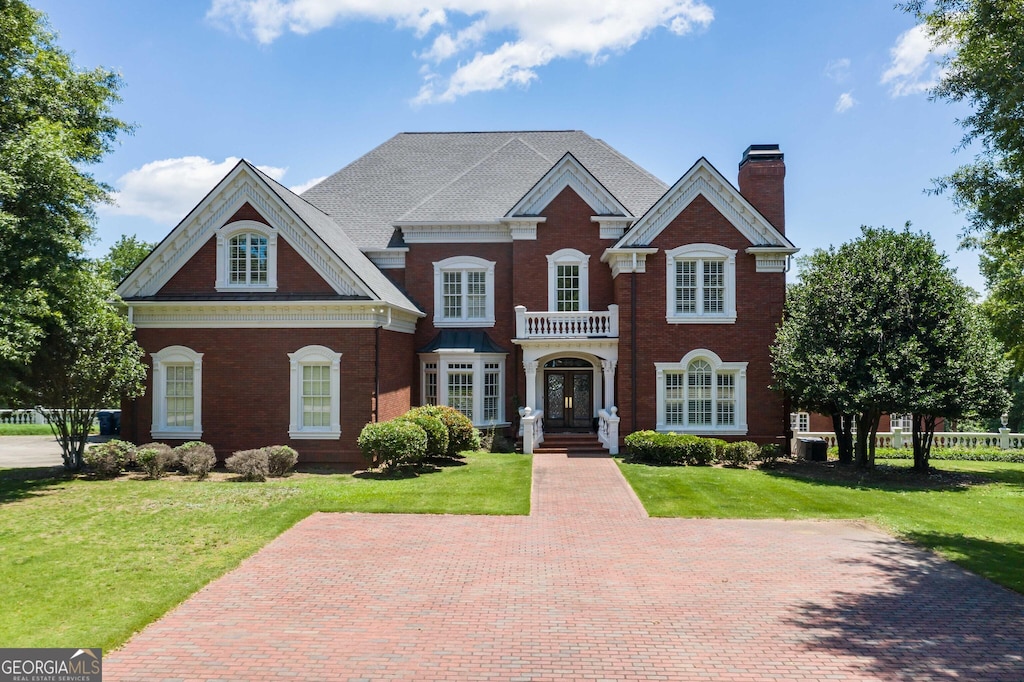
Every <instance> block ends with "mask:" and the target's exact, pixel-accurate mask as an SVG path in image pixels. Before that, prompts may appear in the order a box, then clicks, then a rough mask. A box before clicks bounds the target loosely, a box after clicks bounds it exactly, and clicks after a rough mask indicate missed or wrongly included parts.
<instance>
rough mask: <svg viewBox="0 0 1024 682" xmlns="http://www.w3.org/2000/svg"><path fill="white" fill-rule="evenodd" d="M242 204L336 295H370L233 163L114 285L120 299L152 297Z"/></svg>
mask: <svg viewBox="0 0 1024 682" xmlns="http://www.w3.org/2000/svg"><path fill="white" fill-rule="evenodd" d="M246 203H248V204H250V205H252V206H253V207H254V208H256V210H257V211H259V213H260V214H261V215H262V216H263V217H264V218H266V219H267V221H268V222H270V224H271V225H272V226H273V228H275V229H276V230H277V231H278V232H279V233H280V234H281V235H282V236H283V237H284V238H285V239H286V240H287V241H288V243H289V244H290V245H291V246H292V248H294V249H295V250H296V251H297V252H298V253H299V254H300V255H301V256H302V257H303V258H304V259H305V260H306V262H308V263H309V264H310V265H311V266H312V267H313V269H314V270H315V271H316V272H317V274H319V275H320V276H321V277H323V278H324V280H325V281H327V282H328V283H329V284H330V285H331V287H332V288H333V289H334V290H335V292H336V293H338V294H340V295H342V296H372V294H371V292H370V291H368V290H367V289H366V288H365V287H364V286H363V285H362V284H361V283H360V282H359V280H358V278H357V277H355V276H354V275H353V274H352V273H351V272H350V271H349V269H348V266H347V265H346V264H344V263H343V262H342V261H341V260H340V259H339V258H338V256H337V255H336V254H334V252H332V251H330V249H328V248H327V247H326V246H325V245H324V244H323V243H322V241H321V240H320V239H319V238H318V237H316V236H315V235H313V234H311V233H310V230H309V228H308V227H306V226H305V224H304V223H302V222H301V220H299V219H298V218H297V217H296V216H295V214H294V212H293V211H292V210H291V209H290V208H288V206H287V205H286V204H285V203H284V202H283V201H281V199H280V198H279V197H277V196H276V195H274V194H273V193H272V192H270V190H268V189H266V188H265V187H264V186H263V184H262V181H261V180H259V179H258V178H256V177H255V176H254V175H253V173H252V171H250V170H249V169H248V167H247V166H246V165H245V164H244V163H239V164H238V166H236V167H235V168H234V170H232V171H231V172H230V173H229V174H228V175H227V176H226V177H225V178H224V179H223V180H221V181H220V182H219V183H218V184H217V186H216V187H215V188H214V189H213V190H212V191H211V192H210V193H209V194H208V195H207V196H206V198H205V199H203V201H201V202H200V203H199V205H198V206H196V207H195V208H194V209H192V211H191V212H190V213H189V214H188V216H186V217H185V219H184V220H182V221H181V223H179V224H178V226H177V227H175V228H174V229H173V230H172V231H171V233H170V234H169V235H167V237H166V238H165V239H164V240H163V241H162V242H161V243H160V244H159V245H158V246H157V247H156V248H155V249H154V250H153V252H152V253H151V254H150V255H149V256H148V257H147V258H146V259H145V260H144V261H143V262H142V264H141V265H140V266H139V267H138V269H136V270H135V271H134V272H133V273H132V274H131V275H130V276H129V277H128V279H126V280H125V281H124V282H123V283H122V284H121V286H120V287H118V294H119V295H120V296H121V297H122V298H125V297H132V296H152V295H154V294H156V293H157V292H158V291H160V289H161V288H162V287H163V286H164V285H165V284H166V283H167V282H168V281H169V280H170V279H171V277H173V276H174V274H175V273H176V272H177V271H178V270H179V269H180V268H181V266H182V265H184V264H185V263H187V262H188V260H189V259H190V258H192V257H193V256H194V255H195V254H196V253H197V252H198V251H199V250H200V249H201V248H202V247H203V245H204V244H206V242H207V241H209V239H210V238H211V237H213V235H214V234H215V233H216V232H217V230H219V229H221V228H223V227H224V225H225V221H226V220H227V219H228V218H230V217H231V216H232V215H234V213H235V212H236V211H238V209H240V208H241V207H242V206H243V205H245V204H246ZM210 276H211V278H213V277H216V274H215V273H210ZM212 283H213V282H211V284H212Z"/></svg>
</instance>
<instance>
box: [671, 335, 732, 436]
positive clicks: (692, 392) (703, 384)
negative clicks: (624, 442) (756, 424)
mask: <svg viewBox="0 0 1024 682" xmlns="http://www.w3.org/2000/svg"><path fill="white" fill-rule="evenodd" d="M746 366H747V363H745V362H722V361H721V360H720V359H719V358H718V356H717V355H715V354H714V353H712V352H711V351H707V350H701V351H691V352H690V353H688V354H687V355H686V357H684V358H683V359H682V360H681V361H680V362H671V363H666V362H659V363H655V368H656V370H657V385H658V388H657V390H658V395H657V402H658V424H657V428H658V430H659V431H685V432H690V433H700V432H708V433H722V434H725V435H738V434H745V433H746V431H747V425H746Z"/></svg>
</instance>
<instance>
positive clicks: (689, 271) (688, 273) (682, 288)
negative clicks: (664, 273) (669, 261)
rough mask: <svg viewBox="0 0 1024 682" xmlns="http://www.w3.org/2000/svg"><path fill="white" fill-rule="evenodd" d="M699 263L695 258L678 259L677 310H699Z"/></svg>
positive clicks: (692, 311)
mask: <svg viewBox="0 0 1024 682" xmlns="http://www.w3.org/2000/svg"><path fill="white" fill-rule="evenodd" d="M697 265H698V262H697V261H695V260H677V261H676V312H677V313H695V312H697Z"/></svg>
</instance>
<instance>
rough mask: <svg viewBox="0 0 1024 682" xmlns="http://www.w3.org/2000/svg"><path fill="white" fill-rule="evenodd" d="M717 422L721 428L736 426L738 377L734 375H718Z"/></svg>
mask: <svg viewBox="0 0 1024 682" xmlns="http://www.w3.org/2000/svg"><path fill="white" fill-rule="evenodd" d="M715 422H716V423H717V424H718V425H719V426H733V425H735V424H736V377H735V376H734V375H732V374H719V375H718V395H717V396H716V402H715Z"/></svg>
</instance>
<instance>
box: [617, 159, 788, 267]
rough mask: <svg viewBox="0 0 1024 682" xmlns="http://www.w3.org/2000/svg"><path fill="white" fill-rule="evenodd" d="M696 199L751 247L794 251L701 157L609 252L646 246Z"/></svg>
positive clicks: (784, 237)
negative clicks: (743, 238)
mask: <svg viewBox="0 0 1024 682" xmlns="http://www.w3.org/2000/svg"><path fill="white" fill-rule="evenodd" d="M698 196H703V197H704V198H705V199H707V200H708V201H709V202H710V203H711V205H712V206H714V207H715V208H716V209H717V210H718V212H719V213H721V214H722V215H723V216H725V217H726V219H727V220H729V222H731V223H732V224H733V226H735V227H736V229H737V230H738V231H739V232H740V233H741V234H742V235H743V236H744V237H746V239H747V241H749V242H750V243H751V245H752V246H762V247H779V248H781V249H785V250H790V249H792V251H793V252H795V251H796V247H794V246H793V242H791V241H789V239H787V238H786V236H785V235H783V234H782V233H781V232H779V231H778V230H776V229H775V227H774V226H772V224H771V223H770V222H768V219H767V218H765V217H764V216H763V215H761V212H760V211H758V210H757V209H756V208H754V205H753V204H751V203H750V202H749V201H747V199H745V198H744V197H743V195H742V194H740V191H739V190H738V189H736V188H735V187H734V186H733V185H732V183H730V182H729V181H728V180H726V179H725V177H724V176H723V175H722V174H721V173H719V172H718V169H717V168H715V167H714V166H712V165H711V163H710V162H709V161H708V160H707V159H706V158H704V157H703V156H702V157H700V158H699V159H698V160H697V162H696V163H695V164H693V166H691V167H690V170H688V171H686V173H684V174H683V176H682V177H681V178H679V180H677V181H676V183H675V184H674V185H672V187H670V188H669V189H668V191H667V192H665V194H664V195H663V196H662V197H661V198H660V199H658V200H657V201H656V202H654V205H652V206H651V207H650V208H649V209H648V210H647V212H646V213H644V214H643V215H642V216H640V218H639V219H638V220H637V221H636V222H635V223H633V226H632V227H631V228H630V229H629V230H627V231H626V234H624V235H622V238H621V239H619V241H618V242H616V244H615V246H613V247H612V250H614V249H622V248H627V247H638V246H640V247H642V246H648V245H649V244H650V243H651V242H652V241H654V238H655V237H657V236H658V235H659V234H661V231H662V230H664V229H665V227H666V226H667V225H668V224H669V223H670V222H672V220H673V219H675V217H676V216H677V215H679V214H680V213H681V212H682V211H683V209H685V208H686V207H687V206H689V205H690V203H692V202H693V200H694V199H696V198H697V197H698Z"/></svg>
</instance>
